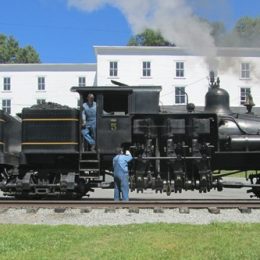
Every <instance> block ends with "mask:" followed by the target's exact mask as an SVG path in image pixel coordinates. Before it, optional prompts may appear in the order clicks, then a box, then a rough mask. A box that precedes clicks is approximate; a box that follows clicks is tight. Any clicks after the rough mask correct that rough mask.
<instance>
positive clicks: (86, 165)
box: [0, 73, 260, 198]
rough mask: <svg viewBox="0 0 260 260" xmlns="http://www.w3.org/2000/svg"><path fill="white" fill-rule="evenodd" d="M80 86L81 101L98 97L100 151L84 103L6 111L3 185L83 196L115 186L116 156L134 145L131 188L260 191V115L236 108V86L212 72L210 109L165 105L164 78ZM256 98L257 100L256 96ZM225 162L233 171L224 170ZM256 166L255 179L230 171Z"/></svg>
mask: <svg viewBox="0 0 260 260" xmlns="http://www.w3.org/2000/svg"><path fill="white" fill-rule="evenodd" d="M115 83H116V84H117V86H113V87H108V86H105V87H72V89H71V91H72V92H77V93H78V94H79V95H80V104H81V106H80V107H82V104H83V103H84V102H85V99H86V97H87V95H88V94H89V93H93V94H94V96H95V100H96V103H97V115H96V116H97V130H96V142H97V150H96V152H93V151H88V150H87V149H86V144H85V143H84V139H83V137H82V135H81V125H82V119H81V109H71V108H68V107H62V106H56V107H37V106H36V107H31V108H25V109H23V111H22V113H21V122H20V121H19V120H16V119H15V118H12V117H10V116H8V115H6V114H4V113H3V112H1V113H0V189H1V190H2V191H3V192H4V194H5V195H9V196H15V197H18V198H31V197H34V198H45V197H49V196H54V197H60V198H64V197H66V198H81V197H82V196H85V195H86V194H87V193H88V192H90V191H92V190H93V188H95V187H101V188H112V187H113V182H112V180H113V178H111V176H112V175H113V168H112V158H113V156H114V155H115V150H116V148H118V147H124V148H126V149H130V150H131V152H132V154H133V155H134V157H135V160H134V161H133V162H132V164H131V165H130V176H129V183H130V188H131V190H132V191H133V190H136V191H143V190H144V189H148V188H150V189H153V190H155V191H156V192H166V193H167V195H170V194H171V193H172V192H182V190H198V191H199V192H209V191H210V190H212V189H217V190H218V191H222V189H223V188H224V187H228V188H241V187H249V188H250V190H249V192H252V194H253V196H256V197H258V198H259V197H260V174H259V173H258V172H257V170H259V168H260V167H259V158H260V117H258V116H256V115H254V114H253V113H252V112H251V108H252V105H253V104H252V102H247V104H246V105H247V107H248V112H247V113H245V114H236V113H233V112H232V111H231V110H230V106H229V94H228V93H227V91H225V90H224V89H222V88H220V81H219V79H217V80H216V81H215V78H214V73H210V86H209V90H208V93H207V94H206V104H205V111H203V112H197V111H196V109H195V106H194V105H193V104H187V111H186V112H183V113H172V112H165V111H163V112H162V111H160V106H159V95H160V91H161V87H160V86H149V87H148V86H127V85H124V84H121V83H117V82H115ZM249 101H250V100H249ZM223 170H225V173H223ZM248 170H252V171H253V173H251V174H250V175H249V176H248V178H249V179H250V184H248V183H242V182H226V181H223V180H222V177H223V176H226V175H232V174H235V173H237V172H242V171H248Z"/></svg>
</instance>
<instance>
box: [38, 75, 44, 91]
mask: <svg viewBox="0 0 260 260" xmlns="http://www.w3.org/2000/svg"><path fill="white" fill-rule="evenodd" d="M38 90H45V78H44V77H38Z"/></svg>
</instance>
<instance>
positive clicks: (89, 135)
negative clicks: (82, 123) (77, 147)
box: [81, 127, 96, 145]
mask: <svg viewBox="0 0 260 260" xmlns="http://www.w3.org/2000/svg"><path fill="white" fill-rule="evenodd" d="M81 132H82V135H83V136H84V138H85V139H86V141H87V142H88V144H90V145H95V134H96V127H86V128H84V129H82V130H81Z"/></svg>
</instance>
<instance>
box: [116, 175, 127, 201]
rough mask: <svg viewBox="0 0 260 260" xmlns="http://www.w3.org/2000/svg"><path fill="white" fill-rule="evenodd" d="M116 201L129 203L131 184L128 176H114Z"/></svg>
mask: <svg viewBox="0 0 260 260" xmlns="http://www.w3.org/2000/svg"><path fill="white" fill-rule="evenodd" d="M114 184H115V188H114V200H115V201H119V200H123V201H128V200H129V198H128V193H129V183H128V174H125V173H122V174H119V175H115V176H114Z"/></svg>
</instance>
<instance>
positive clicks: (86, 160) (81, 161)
mask: <svg viewBox="0 0 260 260" xmlns="http://www.w3.org/2000/svg"><path fill="white" fill-rule="evenodd" d="M80 162H84V163H85V162H89V163H91V162H96V163H98V160H80Z"/></svg>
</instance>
